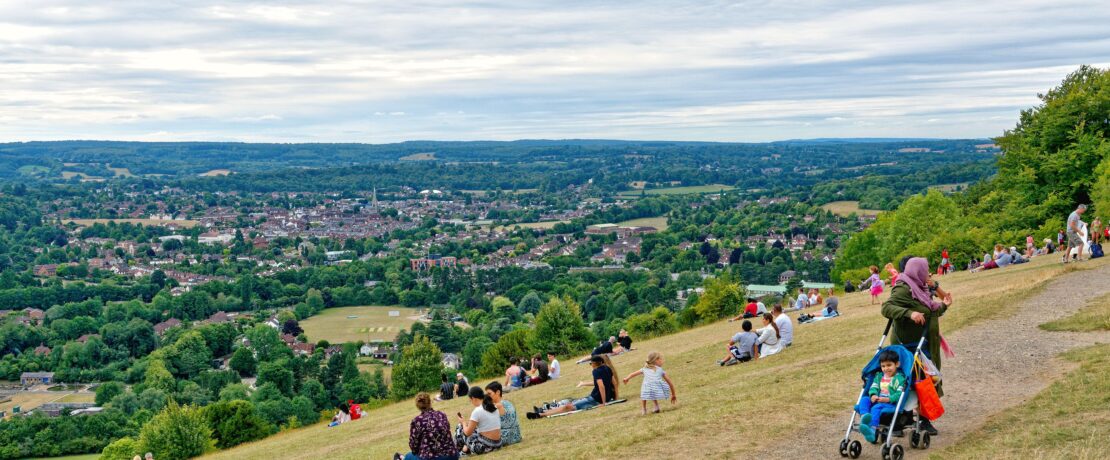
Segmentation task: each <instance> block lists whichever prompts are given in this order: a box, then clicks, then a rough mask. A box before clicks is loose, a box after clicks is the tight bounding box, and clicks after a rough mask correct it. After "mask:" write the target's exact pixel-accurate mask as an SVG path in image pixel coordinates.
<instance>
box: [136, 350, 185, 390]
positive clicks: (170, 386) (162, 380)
mask: <svg viewBox="0 0 1110 460" xmlns="http://www.w3.org/2000/svg"><path fill="white" fill-rule="evenodd" d="M143 384H144V385H146V387H147V388H154V389H158V390H161V391H164V392H166V393H172V392H173V391H174V390H175V389H177V382H176V381H174V379H173V374H171V373H170V371H169V369H166V364H165V362H164V361H162V360H161V359H156V358H155V359H151V360H150V362H149V363H147V366H146V372H145V373H144V375H143Z"/></svg>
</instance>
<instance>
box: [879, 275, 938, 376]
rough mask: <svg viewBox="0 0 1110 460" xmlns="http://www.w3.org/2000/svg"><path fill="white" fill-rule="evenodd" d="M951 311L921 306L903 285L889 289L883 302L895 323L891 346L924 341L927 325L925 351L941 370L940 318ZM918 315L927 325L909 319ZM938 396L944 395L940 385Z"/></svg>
mask: <svg viewBox="0 0 1110 460" xmlns="http://www.w3.org/2000/svg"><path fill="white" fill-rule="evenodd" d="M947 310H948V306H947V305H944V304H941V305H940V308H938V309H937V311H932V310H929V307H926V306H925V305H922V304H921V302H918V301H917V300H916V299H914V298H913V294H912V293H910V288H909V287H907V286H906V285H904V284H902V283H898V284H896V285H894V289H891V290H890V298H889V299H887V301H886V302H883V311H882V313H883V316H884V317H886V318H890V319H892V320H894V324H892V325H891V328H890V343H892V344H906V345H917V341H918V340H920V339H921V333H922V331H923V329H924V328H925V326H928V328H929V332H928V336H926V337H925V342H926V343H925V347H926V348H925V351H926V352H928V354H929V359H931V360H933V363H934V364H936V365H937V369H940V368H941V367H940V365H941V363H940V361H941V352H940V317H941V316H944V312H945V311H947ZM913 312H919V313H921V314H923V315H925V326H919V325H918V324H917V323H915V322H913V320H912V319H910V314H911V313H913ZM937 394H940V395H942V396H943V395H944V392H943V391H941V385H940V384H939V383H938V384H937Z"/></svg>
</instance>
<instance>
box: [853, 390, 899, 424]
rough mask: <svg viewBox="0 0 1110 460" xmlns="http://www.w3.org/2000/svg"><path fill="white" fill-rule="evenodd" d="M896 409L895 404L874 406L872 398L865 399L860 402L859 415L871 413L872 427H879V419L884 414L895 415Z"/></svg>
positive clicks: (876, 404) (877, 404) (875, 404)
mask: <svg viewBox="0 0 1110 460" xmlns="http://www.w3.org/2000/svg"><path fill="white" fill-rule="evenodd" d="M894 409H896V407H895V406H894V404H890V403H874V404H872V403H871V398H870V397H864V399H863V400H862V401H860V405H859V413H861V414H867V413H870V414H871V423H870V425H871V426H873V427H876V426H879V417H880V416H882V415H883V414H884V413H887V414H893V413H894Z"/></svg>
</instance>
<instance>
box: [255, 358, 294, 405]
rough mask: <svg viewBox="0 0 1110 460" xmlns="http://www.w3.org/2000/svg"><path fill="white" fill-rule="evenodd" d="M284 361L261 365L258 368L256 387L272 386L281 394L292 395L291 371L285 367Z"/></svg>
mask: <svg viewBox="0 0 1110 460" xmlns="http://www.w3.org/2000/svg"><path fill="white" fill-rule="evenodd" d="M286 364H287V362H286V361H278V362H272V363H262V364H260V365H259V366H258V380H257V382H256V385H259V386H261V385H265V384H267V383H272V384H274V386H275V387H277V389H278V391H281V394H283V395H286V396H292V395H293V371H291V370H289V369H288V368H287V367H286Z"/></svg>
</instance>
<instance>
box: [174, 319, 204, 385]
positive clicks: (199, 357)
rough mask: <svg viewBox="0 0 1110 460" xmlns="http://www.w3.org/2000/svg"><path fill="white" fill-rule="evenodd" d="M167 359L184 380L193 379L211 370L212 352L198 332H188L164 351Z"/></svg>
mask: <svg viewBox="0 0 1110 460" xmlns="http://www.w3.org/2000/svg"><path fill="white" fill-rule="evenodd" d="M166 354H167V357H168V358H169V360H170V362H171V363H172V364H173V366H174V368H175V369H177V372H178V374H180V375H182V376H184V377H185V378H193V377H195V376H196V375H197V374H199V373H200V371H203V370H205V369H211V368H212V351H211V350H209V349H208V344H207V343H206V342H205V341H204V337H203V336H202V335H201V334H200V331H196V330H193V331H188V332H186V333H185V334H184V335H182V336H181V337H180V338H179V339H177V342H176V343H174V344H173V346H172V347H170V348H169V349H168V350H167V351H166Z"/></svg>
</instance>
